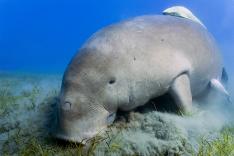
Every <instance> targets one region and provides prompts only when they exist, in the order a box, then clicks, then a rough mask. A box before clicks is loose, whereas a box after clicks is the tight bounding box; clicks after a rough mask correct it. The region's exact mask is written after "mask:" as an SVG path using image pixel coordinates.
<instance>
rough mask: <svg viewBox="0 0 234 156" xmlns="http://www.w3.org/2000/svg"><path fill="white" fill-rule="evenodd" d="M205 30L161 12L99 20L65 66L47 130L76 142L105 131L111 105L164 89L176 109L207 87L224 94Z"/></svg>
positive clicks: (134, 103)
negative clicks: (53, 116)
mask: <svg viewBox="0 0 234 156" xmlns="http://www.w3.org/2000/svg"><path fill="white" fill-rule="evenodd" d="M222 73H224V67H223V63H222V58H221V55H220V52H219V49H218V47H217V45H216V42H215V40H214V38H213V36H212V35H211V34H210V33H209V32H208V30H207V29H206V28H205V27H204V26H203V25H201V23H199V22H196V21H193V20H191V19H188V18H181V17H175V16H165V15H147V16H140V17H135V18H132V19H129V20H125V21H122V22H119V23H116V24H113V25H110V26H107V27H105V28H103V29H101V30H99V31H98V32H96V33H95V34H94V35H92V36H91V37H90V38H89V39H88V41H87V42H86V43H85V44H84V45H83V46H82V47H81V48H80V49H79V51H78V52H77V54H76V55H75V56H74V57H73V59H72V60H71V62H70V64H69V65H68V67H67V69H66V71H65V73H64V76H63V81H62V86H61V92H60V96H59V102H58V106H57V128H56V131H55V132H54V134H55V136H56V137H57V138H60V139H65V140H70V141H74V142H83V141H84V140H86V139H89V138H92V137H94V136H95V135H96V134H97V133H99V132H101V131H103V130H105V128H106V127H107V125H108V124H111V123H112V122H113V121H114V119H115V114H116V111H117V110H118V109H120V110H125V111H127V110H132V109H133V108H136V107H138V106H142V105H144V104H146V103H147V102H148V101H149V100H151V99H153V98H156V97H158V96H161V95H163V94H166V93H169V94H170V95H171V96H172V97H173V99H174V101H175V103H176V105H177V106H178V107H179V108H180V109H181V111H183V112H185V113H186V112H191V111H192V110H193V107H192V100H193V99H195V98H196V97H199V96H201V95H202V94H203V93H204V92H205V91H206V90H207V89H208V88H211V89H212V88H216V89H217V90H220V91H221V92H223V93H224V94H228V92H227V91H226V90H225V88H224V87H223V85H222V82H221V80H222Z"/></svg>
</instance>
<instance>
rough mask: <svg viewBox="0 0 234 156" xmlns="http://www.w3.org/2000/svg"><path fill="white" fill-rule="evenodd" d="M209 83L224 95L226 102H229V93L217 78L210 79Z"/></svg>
mask: <svg viewBox="0 0 234 156" xmlns="http://www.w3.org/2000/svg"><path fill="white" fill-rule="evenodd" d="M210 85H211V87H212V88H214V89H216V90H217V91H218V92H220V93H222V94H223V95H225V96H226V97H227V99H228V102H231V99H230V95H229V93H228V91H227V90H226V89H225V87H224V86H223V85H222V83H221V82H220V81H219V80H217V79H211V80H210Z"/></svg>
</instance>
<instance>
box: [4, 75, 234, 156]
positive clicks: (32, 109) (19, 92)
mask: <svg viewBox="0 0 234 156" xmlns="http://www.w3.org/2000/svg"><path fill="white" fill-rule="evenodd" d="M61 79H62V75H50V74H48V75H44V74H30V73H28V74H19V73H18V74H17V73H3V72H2V73H0V151H1V153H0V155H141V156H150V155H199V153H200V151H201V145H202V146H203V141H204V140H205V141H207V142H209V141H210V144H211V143H212V141H213V140H215V139H217V138H219V137H220V135H221V134H222V132H223V130H224V129H226V128H227V127H228V129H231V133H230V135H229V136H228V137H230V139H231V142H230V140H229V142H228V143H229V144H230V149H229V151H228V154H230V155H234V140H233V138H234V137H233V134H234V128H233V127H234V126H233V125H234V107H233V104H227V103H225V102H217V101H216V102H212V103H209V104H207V103H205V104H196V102H195V104H194V105H195V107H196V111H195V112H194V114H189V115H178V114H175V113H169V112H166V110H164V111H158V110H156V109H157V108H155V109H152V108H151V107H145V108H144V107H143V108H141V109H140V110H139V109H137V110H134V111H131V112H124V113H123V112H121V113H119V115H118V116H117V119H116V121H115V122H114V124H113V125H111V126H110V127H109V128H108V130H107V131H106V132H103V133H102V134H100V135H99V136H97V137H96V138H94V139H93V140H90V142H89V145H87V147H82V146H80V145H79V144H73V143H69V142H61V141H59V140H56V139H54V138H53V137H51V134H50V131H51V129H53V121H54V118H53V117H54V110H55V107H56V99H57V96H58V94H59V89H60V84H61ZM230 86H232V85H230ZM229 89H230V90H232V87H229ZM232 93H233V92H231V95H233V94H232ZM154 104H155V103H154ZM211 145H212V144H211ZM225 146H226V145H225ZM204 147H205V148H209V147H207V146H204ZM200 155H202V154H201V153H200ZM204 155H205V154H204Z"/></svg>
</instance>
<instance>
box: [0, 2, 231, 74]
mask: <svg viewBox="0 0 234 156" xmlns="http://www.w3.org/2000/svg"><path fill="white" fill-rule="evenodd" d="M175 5H182V6H185V7H187V8H188V9H190V10H191V11H192V12H193V13H194V15H195V16H197V17H198V18H199V19H200V20H201V21H202V22H203V23H204V24H205V25H206V27H207V28H208V30H209V31H210V32H211V33H212V34H213V35H214V37H215V38H216V40H217V42H218V44H219V47H220V49H221V51H222V53H223V56H224V58H225V63H227V64H228V66H230V67H234V65H233V63H232V62H233V61H232V59H233V58H234V52H233V49H234V48H233V46H234V44H233V43H234V30H233V28H234V1H233V0H213V1H204V0H191V1H178V0H175V1H164V0H126V1H125V0H102V1H100V0H92V1H86V0H70V1H65V0H40V1H39V0H36V1H30V0H20V1H17V0H0V23H1V24H0V70H2V71H29V72H48V73H50V72H60V73H62V72H63V71H64V69H65V68H66V65H67V64H68V62H69V61H70V59H71V57H72V56H73V55H74V54H75V53H76V52H77V50H78V48H79V47H80V46H81V45H82V44H83V43H84V42H85V41H86V40H87V38H88V37H90V35H91V34H93V33H94V32H96V31H97V30H98V29H100V28H102V27H104V26H107V25H109V24H112V23H115V22H119V21H121V20H124V19H127V18H131V17H134V16H140V15H145V14H161V12H162V11H163V10H164V9H166V8H168V7H171V6H175ZM228 70H229V69H228ZM230 70H232V69H231V68H230Z"/></svg>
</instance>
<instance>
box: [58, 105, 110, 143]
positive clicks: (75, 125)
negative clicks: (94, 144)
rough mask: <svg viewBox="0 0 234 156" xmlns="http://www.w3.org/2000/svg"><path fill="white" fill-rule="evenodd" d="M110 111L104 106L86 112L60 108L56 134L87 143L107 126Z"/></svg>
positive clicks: (66, 138) (63, 137) (59, 137)
mask: <svg viewBox="0 0 234 156" xmlns="http://www.w3.org/2000/svg"><path fill="white" fill-rule="evenodd" d="M108 115H109V112H108V111H106V110H105V109H104V108H100V109H95V110H94V109H92V110H89V111H88V112H87V111H84V112H77V111H74V110H67V109H63V108H58V113H57V123H56V128H55V130H54V136H55V137H56V138H58V139H62V140H67V141H72V142H79V143H85V142H86V141H87V140H89V139H90V138H92V137H94V136H95V135H97V134H99V133H102V132H103V131H104V130H105V129H106V127H107V118H108Z"/></svg>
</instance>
